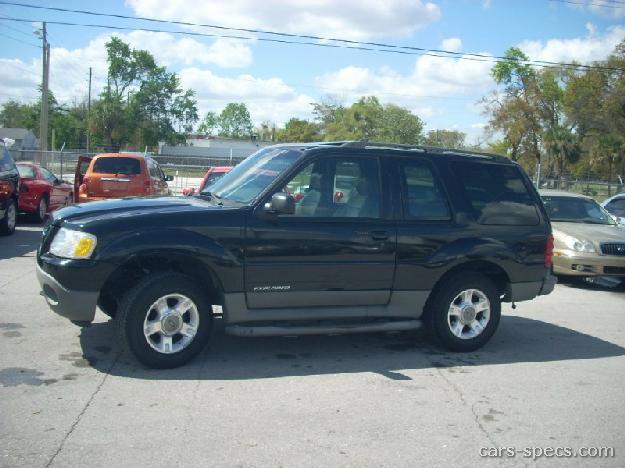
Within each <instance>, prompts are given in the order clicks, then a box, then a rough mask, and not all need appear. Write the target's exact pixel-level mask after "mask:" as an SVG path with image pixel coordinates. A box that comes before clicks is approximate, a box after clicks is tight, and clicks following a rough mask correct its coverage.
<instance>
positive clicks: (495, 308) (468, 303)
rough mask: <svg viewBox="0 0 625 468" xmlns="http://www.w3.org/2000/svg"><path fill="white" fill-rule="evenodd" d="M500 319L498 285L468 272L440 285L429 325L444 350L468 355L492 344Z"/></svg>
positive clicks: (432, 302)
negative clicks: (489, 343)
mask: <svg viewBox="0 0 625 468" xmlns="http://www.w3.org/2000/svg"><path fill="white" fill-rule="evenodd" d="M469 296H470V299H469ZM484 300H486V302H485V301H484ZM472 317H473V320H471V318H472ZM500 318H501V299H500V296H499V292H498V290H497V288H496V287H495V284H494V283H493V282H492V281H491V280H490V279H488V278H487V277H485V276H483V275H480V274H479V273H473V272H466V273H463V274H461V275H456V276H452V277H451V278H448V279H446V280H444V282H443V283H441V284H440V285H437V287H436V289H435V291H434V293H433V296H432V298H431V299H430V301H429V305H428V310H427V311H426V316H425V322H426V325H427V326H428V328H429V331H430V333H431V335H432V337H433V338H434V339H435V341H437V342H438V343H440V344H441V345H442V346H443V347H444V348H446V349H447V350H449V351H453V352H468V351H475V350H476V349H478V348H481V347H482V346H484V344H486V343H487V342H488V340H490V338H491V337H492V336H493V334H494V333H495V331H496V330H497V326H498V325H499V320H500ZM476 322H477V324H476Z"/></svg>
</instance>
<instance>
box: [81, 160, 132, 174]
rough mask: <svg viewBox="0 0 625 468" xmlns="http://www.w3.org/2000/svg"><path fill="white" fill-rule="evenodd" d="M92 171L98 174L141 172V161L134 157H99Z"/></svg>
mask: <svg viewBox="0 0 625 468" xmlns="http://www.w3.org/2000/svg"><path fill="white" fill-rule="evenodd" d="M92 171H93V172H94V173H96V174H126V175H132V174H141V163H140V162H139V160H138V159H134V158H117V157H114V158H98V159H96V161H95V163H94V164H93V169H92Z"/></svg>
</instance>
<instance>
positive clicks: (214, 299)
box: [98, 251, 224, 316]
mask: <svg viewBox="0 0 625 468" xmlns="http://www.w3.org/2000/svg"><path fill="white" fill-rule="evenodd" d="M168 271H170V272H172V273H180V274H183V275H185V276H188V277H189V278H191V279H192V280H193V281H194V282H195V283H196V284H197V285H198V286H199V287H200V288H201V289H202V290H203V291H206V293H207V295H208V298H209V301H210V303H211V304H217V305H222V304H223V297H224V295H223V291H224V290H223V285H222V284H221V282H220V280H219V278H218V277H217V275H216V274H215V272H214V271H213V270H212V269H211V268H210V267H209V266H208V265H206V264H205V263H203V262H201V261H200V260H198V259H197V258H195V257H194V256H193V255H192V254H191V253H181V252H173V251H172V252H168V251H163V252H159V253H158V254H154V253H144V254H142V253H139V254H135V255H132V256H131V257H129V258H128V259H127V260H126V261H125V262H124V263H122V264H121V265H119V266H118V267H117V268H116V269H115V270H113V272H112V273H111V274H110V275H109V276H108V278H107V279H106V281H105V282H104V284H103V286H102V288H101V289H100V296H99V298H98V304H99V305H100V308H107V309H108V311H107V312H106V313H107V314H108V315H111V316H114V315H115V312H116V310H117V306H118V305H119V303H120V302H121V300H122V298H123V297H124V295H125V294H126V293H127V292H128V291H129V290H130V289H132V288H133V287H134V286H135V285H136V284H138V283H139V282H140V281H141V280H143V279H144V278H146V277H147V276H149V275H151V274H154V273H164V272H168Z"/></svg>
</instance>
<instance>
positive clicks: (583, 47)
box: [519, 26, 625, 64]
mask: <svg viewBox="0 0 625 468" xmlns="http://www.w3.org/2000/svg"><path fill="white" fill-rule="evenodd" d="M588 29H589V34H588V35H587V36H586V37H583V38H580V37H577V38H572V39H549V40H548V41H547V42H543V41H529V40H528V41H523V42H521V43H520V44H519V47H520V48H521V49H522V50H523V51H524V52H525V53H526V54H527V55H528V56H529V57H530V58H531V59H532V60H547V61H553V62H571V61H573V60H574V61H577V62H580V63H583V64H586V63H590V62H593V61H596V60H603V59H605V58H606V57H607V56H608V55H610V54H611V53H612V52H613V51H614V47H616V45H617V44H618V43H619V42H621V41H622V40H623V38H625V27H623V26H614V27H612V28H609V29H608V30H607V31H606V32H605V33H604V34H603V35H599V34H597V33H596V30H595V29H594V28H588Z"/></svg>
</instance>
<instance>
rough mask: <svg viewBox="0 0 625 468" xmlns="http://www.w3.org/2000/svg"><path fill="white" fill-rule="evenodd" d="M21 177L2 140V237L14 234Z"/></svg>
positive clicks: (0, 190) (0, 155)
mask: <svg viewBox="0 0 625 468" xmlns="http://www.w3.org/2000/svg"><path fill="white" fill-rule="evenodd" d="M19 187H20V176H19V173H18V172H17V168H16V167H15V162H14V161H13V158H12V157H11V155H10V154H9V150H8V149H7V147H6V144H5V142H4V140H1V139H0V235H8V234H13V233H14V232H15V222H16V220H17V203H18V196H19Z"/></svg>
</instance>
